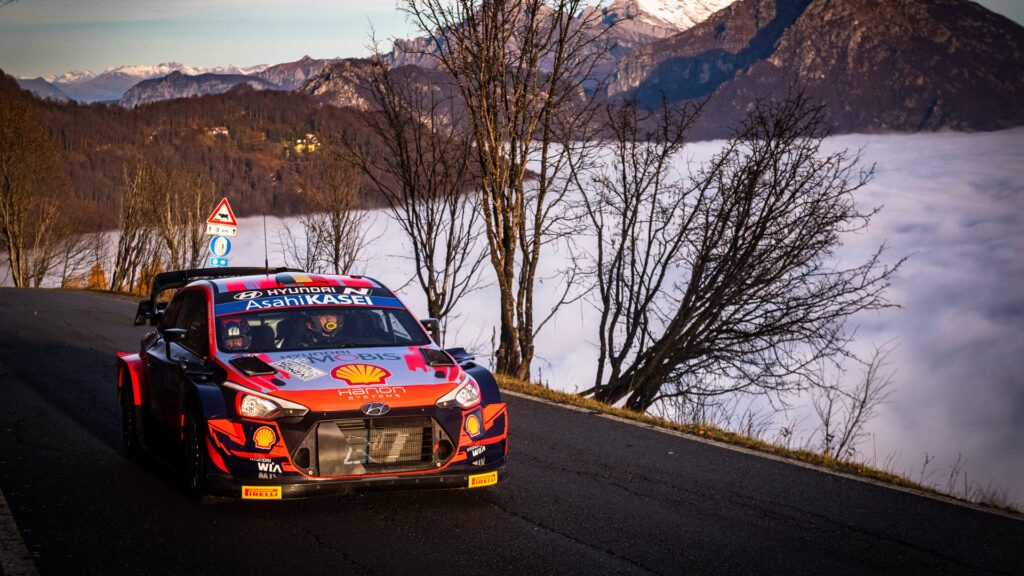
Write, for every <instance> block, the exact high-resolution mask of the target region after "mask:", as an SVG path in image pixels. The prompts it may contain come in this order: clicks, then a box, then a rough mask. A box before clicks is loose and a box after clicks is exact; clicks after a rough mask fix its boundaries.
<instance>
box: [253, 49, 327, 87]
mask: <svg viewBox="0 0 1024 576" xmlns="http://www.w3.org/2000/svg"><path fill="white" fill-rule="evenodd" d="M337 61H338V58H333V59H330V60H317V59H314V58H310V57H309V56H303V57H302V59H301V60H297V61H295V62H286V63H284V64H278V65H276V66H271V67H269V68H267V69H266V70H264V71H262V72H258V73H256V74H253V76H256V77H258V78H262V79H264V80H266V81H268V82H270V83H271V84H274V85H275V86H278V87H279V88H280V89H281V90H298V89H299V88H300V87H301V86H302V85H303V84H305V83H306V81H307V80H309V79H310V78H312V77H313V76H316V74H317V73H318V72H320V71H321V70H323V69H324V68H326V67H327V66H330V65H331V64H334V63H335V62H337Z"/></svg>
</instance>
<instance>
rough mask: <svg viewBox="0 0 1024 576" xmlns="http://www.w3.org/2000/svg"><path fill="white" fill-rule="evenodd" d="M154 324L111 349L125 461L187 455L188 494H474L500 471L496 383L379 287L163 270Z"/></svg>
mask: <svg viewBox="0 0 1024 576" xmlns="http://www.w3.org/2000/svg"><path fill="white" fill-rule="evenodd" d="M171 291H173V297H172V298H171V299H170V301H169V302H167V303H166V304H164V303H163V300H165V298H164V297H162V296H166V295H167V294H169V293H172V292H171ZM147 321H149V323H150V324H151V325H153V326H156V329H155V330H153V331H152V332H150V333H149V334H147V335H146V336H145V338H144V339H143V340H142V346H141V349H140V350H139V352H138V353H136V354H131V353H120V354H118V379H117V385H118V399H119V403H120V407H121V414H122V428H123V434H124V448H125V452H126V454H127V455H128V456H129V457H131V458H134V457H135V456H137V455H138V454H139V452H140V450H143V449H145V448H154V450H153V451H154V452H158V450H156V449H155V448H157V447H159V448H161V450H159V452H161V453H163V454H167V453H170V454H171V455H173V456H174V458H173V459H175V460H176V459H179V458H180V460H181V467H182V469H183V471H184V475H185V483H186V487H187V489H188V491H189V492H190V494H192V495H193V496H195V497H204V496H206V495H213V496H227V497H236V498H238V497H240V498H243V499H281V498H298V497H306V496H313V495H319V494H328V493H333V492H347V491H350V490H352V489H357V488H373V487H399V488H411V487H440V488H475V487H483V486H489V485H492V484H496V483H497V482H498V481H499V480H502V479H503V478H504V476H505V459H506V439H507V426H508V415H507V411H506V406H505V404H504V403H502V401H501V393H500V392H499V390H498V386H497V384H496V382H495V380H494V377H493V376H492V375H491V374H490V372H489V371H488V370H487V369H486V368H484V367H482V366H479V365H477V364H475V363H474V362H473V358H472V357H471V356H470V355H469V354H467V353H466V352H465V351H464V350H462V349H449V350H443V349H441V348H440V347H439V346H438V345H437V344H436V341H437V340H438V338H437V329H438V323H437V321H436V320H433V319H426V320H420V321H417V320H415V319H414V317H413V315H412V314H410V312H409V311H408V310H407V309H406V307H405V305H404V304H403V303H402V302H401V301H400V300H399V299H398V297H397V296H396V295H395V294H394V293H393V292H391V291H390V290H389V289H388V288H386V287H385V286H384V285H382V284H381V283H380V282H377V281H376V280H373V279H371V278H367V277H361V276H328V275H317V274H306V273H303V272H301V271H298V270H291V269H285V268H278V269H274V270H267V269H264V268H226V269H225V268H222V269H200V270H184V271H174V272H166V273H163V274H159V275H158V276H157V277H156V279H155V280H154V282H153V291H152V294H151V296H150V298H149V299H148V300H145V301H143V302H140V303H139V309H138V313H137V314H136V318H135V323H136V325H141V324H144V323H146V322H147ZM431 335H433V338H432V337H431Z"/></svg>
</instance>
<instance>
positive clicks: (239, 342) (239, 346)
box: [221, 318, 252, 350]
mask: <svg viewBox="0 0 1024 576" xmlns="http://www.w3.org/2000/svg"><path fill="white" fill-rule="evenodd" d="M221 330H222V333H223V334H224V347H225V348H226V349H228V350H245V349H247V348H248V347H249V345H250V344H252V335H251V333H250V330H249V323H248V322H246V321H245V320H243V319H241V318H228V319H226V320H223V321H222V322H221Z"/></svg>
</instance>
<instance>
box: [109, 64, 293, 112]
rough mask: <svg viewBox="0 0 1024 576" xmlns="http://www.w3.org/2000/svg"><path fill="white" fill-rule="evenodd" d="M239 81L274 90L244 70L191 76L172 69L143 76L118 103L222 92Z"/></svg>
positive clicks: (128, 105) (133, 104) (130, 105)
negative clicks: (155, 76) (165, 72)
mask: <svg viewBox="0 0 1024 576" xmlns="http://www.w3.org/2000/svg"><path fill="white" fill-rule="evenodd" d="M239 84H248V85H249V86H251V87H252V88H253V89H255V90H273V89H275V88H277V86H276V85H274V84H271V83H270V82H268V81H266V80H264V79H262V78H256V77H254V76H245V75H242V74H200V75H198V76H188V75H185V74H182V73H181V72H172V73H171V74H168V75H167V76H165V77H163V78H154V79H152V80H144V81H142V82H139V83H138V84H136V85H135V86H132V87H131V88H130V89H129V90H128V91H126V92H125V93H124V96H122V97H121V99H120V100H119V101H118V104H120V105H121V106H124V107H125V108H134V107H136V106H139V105H141V104H147V103H149V102H157V101H160V100H170V99H172V98H187V97H189V96H202V95H204V94H221V93H223V92H227V91H228V90H230V89H231V88H233V87H235V86H237V85H239Z"/></svg>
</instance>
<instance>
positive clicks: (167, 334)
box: [160, 328, 188, 360]
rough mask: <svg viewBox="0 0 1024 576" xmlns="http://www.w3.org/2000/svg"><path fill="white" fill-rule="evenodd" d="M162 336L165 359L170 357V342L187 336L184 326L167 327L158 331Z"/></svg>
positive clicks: (179, 340) (178, 340)
mask: <svg viewBox="0 0 1024 576" xmlns="http://www.w3.org/2000/svg"><path fill="white" fill-rule="evenodd" d="M160 334H161V335H162V336H163V337H164V346H165V347H166V354H167V359H168V360H170V359H171V343H172V342H181V341H182V340H184V339H185V337H186V336H188V330H185V329H184V328H167V329H165V330H164V331H163V332H161V333H160Z"/></svg>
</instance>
